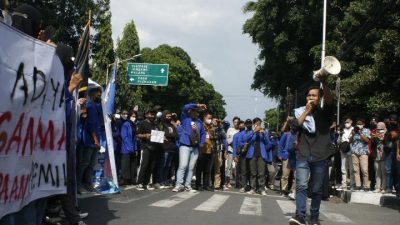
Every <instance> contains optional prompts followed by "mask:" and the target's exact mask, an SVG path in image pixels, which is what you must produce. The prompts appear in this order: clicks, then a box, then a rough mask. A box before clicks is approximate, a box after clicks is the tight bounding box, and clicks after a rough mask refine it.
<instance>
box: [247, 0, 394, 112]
mask: <svg viewBox="0 0 400 225" xmlns="http://www.w3.org/2000/svg"><path fill="white" fill-rule="evenodd" d="M322 4H323V1H316V0H311V1H283V0H258V1H253V2H249V3H247V4H246V5H245V6H244V8H243V11H244V12H245V13H252V17H251V18H250V19H248V20H247V21H246V22H245V24H244V25H243V32H244V33H246V34H249V35H250V36H251V38H252V41H253V42H254V43H256V44H258V45H259V47H260V49H261V51H260V54H259V58H260V60H262V63H261V64H260V65H258V66H257V68H256V72H255V74H254V81H253V84H252V88H253V89H259V90H260V91H262V92H263V93H264V94H265V95H267V96H269V97H272V98H276V99H279V100H282V99H283V98H284V97H285V94H286V93H285V90H286V87H287V86H288V87H290V88H291V89H292V90H295V89H297V90H298V92H299V93H301V92H302V91H303V90H305V88H306V87H307V86H309V85H310V84H312V79H311V74H312V71H313V70H315V69H318V68H319V67H320V66H319V65H320V55H321V34H322V8H323V5H322ZM328 4H329V5H328V16H327V43H326V55H333V56H335V57H337V58H338V59H339V60H340V62H341V64H342V72H341V77H342V85H341V87H342V104H341V105H342V107H343V110H342V112H343V114H342V115H345V114H349V113H350V114H354V113H357V114H358V115H360V114H364V115H363V116H371V115H374V114H377V115H385V114H388V113H390V112H398V111H399V109H400V87H399V83H400V78H399V77H400V74H399V73H400V46H399V45H398V43H399V41H400V34H399V31H400V14H399V13H398V12H399V10H400V1H399V0H384V1H382V0H367V1H365V0H353V1H350V2H349V1H344V0H329V1H328ZM329 81H330V86H331V87H332V88H333V87H334V78H333V77H332V78H330V80H329ZM299 96H302V95H301V94H299ZM299 100H302V99H299Z"/></svg>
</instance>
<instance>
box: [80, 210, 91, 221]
mask: <svg viewBox="0 0 400 225" xmlns="http://www.w3.org/2000/svg"><path fill="white" fill-rule="evenodd" d="M78 214H79V217H80V218H81V219H85V218H87V217H88V216H89V213H87V212H81V211H79V212H78Z"/></svg>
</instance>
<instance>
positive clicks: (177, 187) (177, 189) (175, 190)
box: [172, 186, 182, 192]
mask: <svg viewBox="0 0 400 225" xmlns="http://www.w3.org/2000/svg"><path fill="white" fill-rule="evenodd" d="M180 191H182V188H181V187H179V186H175V187H174V188H173V189H172V192H180Z"/></svg>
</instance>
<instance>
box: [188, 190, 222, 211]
mask: <svg viewBox="0 0 400 225" xmlns="http://www.w3.org/2000/svg"><path fill="white" fill-rule="evenodd" d="M228 198H229V195H219V194H214V195H213V196H212V197H211V198H209V199H208V200H207V201H205V202H203V203H202V204H201V205H199V206H197V207H196V208H194V210H198V211H207V212H216V211H217V210H218V209H219V208H220V207H221V206H222V205H223V204H224V203H225V202H226V200H228Z"/></svg>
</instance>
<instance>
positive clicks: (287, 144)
mask: <svg viewBox="0 0 400 225" xmlns="http://www.w3.org/2000/svg"><path fill="white" fill-rule="evenodd" d="M296 139H297V134H296V133H292V132H285V133H284V134H283V135H282V137H281V140H280V141H279V146H278V157H281V158H282V160H289V165H288V166H289V168H290V169H295V168H296V143H295V142H296Z"/></svg>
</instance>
